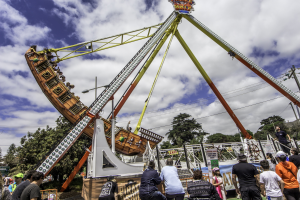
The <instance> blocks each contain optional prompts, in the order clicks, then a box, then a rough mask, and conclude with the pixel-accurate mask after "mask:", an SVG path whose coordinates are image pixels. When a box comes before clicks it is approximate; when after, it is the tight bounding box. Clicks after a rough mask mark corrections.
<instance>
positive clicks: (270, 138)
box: [268, 135, 278, 152]
mask: <svg viewBox="0 0 300 200" xmlns="http://www.w3.org/2000/svg"><path fill="white" fill-rule="evenodd" d="M268 137H269V140H271V141H272V143H273V146H274V148H275V151H276V152H277V151H278V149H277V147H276V144H275V142H274V139H273V138H272V137H270V136H269V135H268Z"/></svg>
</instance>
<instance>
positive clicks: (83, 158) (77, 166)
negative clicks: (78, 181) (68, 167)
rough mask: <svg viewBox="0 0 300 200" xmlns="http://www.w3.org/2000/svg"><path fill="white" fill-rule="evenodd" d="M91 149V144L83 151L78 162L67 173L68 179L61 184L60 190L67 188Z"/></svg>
mask: <svg viewBox="0 0 300 200" xmlns="http://www.w3.org/2000/svg"><path fill="white" fill-rule="evenodd" d="M91 150H92V145H91V146H90V147H89V150H88V151H86V152H85V153H84V155H83V157H82V158H81V159H80V161H79V162H78V164H77V165H76V167H75V168H74V169H73V171H72V172H71V174H70V175H69V177H68V179H67V180H66V181H65V182H64V184H63V185H62V186H61V189H60V192H63V191H65V190H66V189H67V187H68V186H69V185H70V183H71V182H72V180H73V179H74V177H75V176H76V174H77V173H78V172H79V170H80V169H81V167H82V166H83V165H84V163H85V161H86V160H87V158H88V157H89V155H90V151H91Z"/></svg>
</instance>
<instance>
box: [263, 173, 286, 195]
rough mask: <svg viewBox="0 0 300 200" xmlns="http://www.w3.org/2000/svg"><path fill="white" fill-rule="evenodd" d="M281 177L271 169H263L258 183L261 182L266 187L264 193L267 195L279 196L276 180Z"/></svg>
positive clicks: (279, 190)
mask: <svg viewBox="0 0 300 200" xmlns="http://www.w3.org/2000/svg"><path fill="white" fill-rule="evenodd" d="M280 180H281V178H280V177H279V176H278V175H277V174H276V173H275V172H273V171H265V172H263V173H261V174H260V180H259V182H260V183H263V184H264V185H265V188H266V195H267V196H269V197H281V196H282V193H281V189H280V188H279V185H278V183H277V182H279V181H280Z"/></svg>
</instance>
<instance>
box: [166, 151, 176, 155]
mask: <svg viewBox="0 0 300 200" xmlns="http://www.w3.org/2000/svg"><path fill="white" fill-rule="evenodd" d="M168 154H169V155H177V154H178V151H176V150H170V151H168Z"/></svg>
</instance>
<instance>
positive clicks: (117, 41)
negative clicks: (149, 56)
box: [37, 23, 162, 63]
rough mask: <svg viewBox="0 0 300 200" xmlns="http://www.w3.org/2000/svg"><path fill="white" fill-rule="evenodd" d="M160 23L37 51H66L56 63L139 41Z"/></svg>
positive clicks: (149, 35)
mask: <svg viewBox="0 0 300 200" xmlns="http://www.w3.org/2000/svg"><path fill="white" fill-rule="evenodd" d="M161 25H162V23H160V24H157V25H154V26H149V27H145V28H142V29H138V30H134V31H130V32H126V33H121V34H118V35H114V36H110V37H106V38H101V39H97V40H92V41H88V42H82V43H79V44H74V45H71V46H66V47H61V48H57V49H54V48H52V49H46V50H43V51H39V52H37V53H46V52H47V51H48V52H54V53H55V54H56V56H58V52H67V53H68V54H67V55H65V56H61V58H59V57H57V59H56V60H55V61H54V62H56V63H59V62H61V61H63V60H67V59H70V58H75V57H78V56H83V55H87V54H90V53H94V52H98V51H102V50H105V49H110V48H113V47H117V46H121V45H124V44H128V43H131V42H135V41H139V40H142V39H146V38H149V37H152V36H153V35H154V33H152V34H150V30H151V29H152V28H153V29H155V28H156V29H158V28H159V27H160V26H161ZM124 37H126V38H128V39H126V40H125V41H124ZM87 45H88V46H90V48H87ZM74 54H75V55H74Z"/></svg>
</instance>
